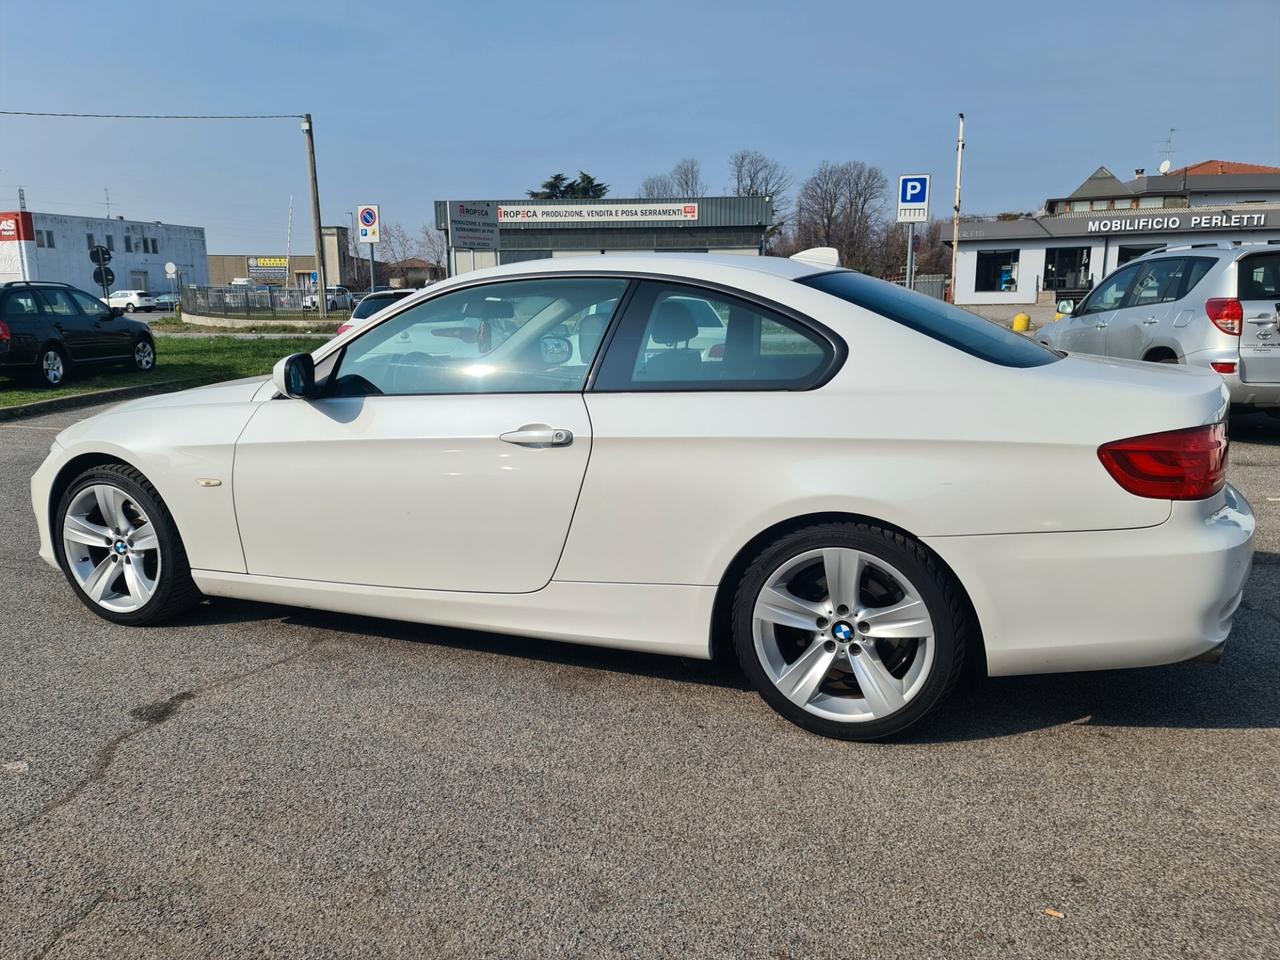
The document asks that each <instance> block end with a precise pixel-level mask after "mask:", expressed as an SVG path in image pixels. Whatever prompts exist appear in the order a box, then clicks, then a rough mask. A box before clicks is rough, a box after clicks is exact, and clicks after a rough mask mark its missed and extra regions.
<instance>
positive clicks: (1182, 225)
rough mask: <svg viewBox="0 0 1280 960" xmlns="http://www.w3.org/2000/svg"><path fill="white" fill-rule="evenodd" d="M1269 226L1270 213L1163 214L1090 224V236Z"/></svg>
mask: <svg viewBox="0 0 1280 960" xmlns="http://www.w3.org/2000/svg"><path fill="white" fill-rule="evenodd" d="M1265 226H1267V214H1266V213H1223V212H1217V213H1192V212H1190V210H1187V211H1183V212H1180V213H1163V214H1159V215H1157V216H1151V217H1112V218H1110V219H1106V220H1090V221H1089V224H1088V227H1087V228H1086V229H1087V230H1088V232H1089V233H1149V232H1152V231H1157V232H1158V231H1168V230H1248V229H1250V228H1256V227H1265Z"/></svg>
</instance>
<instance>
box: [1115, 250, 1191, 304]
mask: <svg viewBox="0 0 1280 960" xmlns="http://www.w3.org/2000/svg"><path fill="white" fill-rule="evenodd" d="M1186 264H1187V261H1186V260H1183V259H1182V258H1180V257H1165V258H1164V259H1162V260H1152V261H1150V262H1149V263H1147V265H1146V266H1145V267H1143V269H1142V272H1141V274H1139V276H1138V279H1137V282H1135V283H1134V285H1133V292H1132V293H1130V294H1129V301H1128V303H1127V304H1126V306H1130V307H1147V306H1153V305H1154V304H1157V303H1172V302H1173V301H1174V300H1177V299H1178V297H1179V296H1181V293H1180V291H1181V289H1182V274H1183V270H1184V269H1185V267H1186Z"/></svg>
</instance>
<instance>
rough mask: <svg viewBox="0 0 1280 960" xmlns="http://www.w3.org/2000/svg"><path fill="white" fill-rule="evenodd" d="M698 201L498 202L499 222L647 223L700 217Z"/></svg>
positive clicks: (515, 223) (511, 223)
mask: <svg viewBox="0 0 1280 960" xmlns="http://www.w3.org/2000/svg"><path fill="white" fill-rule="evenodd" d="M697 219H698V205H697V204H696V203H661V202H659V203H625V204H624V203H557V204H528V205H525V204H513V203H502V204H499V205H498V223H499V224H500V225H502V226H515V225H517V224H530V223H643V222H645V221H653V220H697Z"/></svg>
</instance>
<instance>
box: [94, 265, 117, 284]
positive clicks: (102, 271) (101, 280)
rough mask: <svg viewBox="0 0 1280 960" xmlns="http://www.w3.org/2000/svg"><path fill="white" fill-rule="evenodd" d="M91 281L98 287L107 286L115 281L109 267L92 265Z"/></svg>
mask: <svg viewBox="0 0 1280 960" xmlns="http://www.w3.org/2000/svg"><path fill="white" fill-rule="evenodd" d="M93 282H94V283H96V284H97V285H98V286H100V287H109V286H111V285H112V284H113V283H115V282H116V275H115V273H114V272H113V271H112V269H111V268H110V267H94V268H93Z"/></svg>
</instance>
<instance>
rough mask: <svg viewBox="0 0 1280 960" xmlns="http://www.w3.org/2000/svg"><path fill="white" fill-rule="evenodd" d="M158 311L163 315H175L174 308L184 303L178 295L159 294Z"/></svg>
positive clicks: (157, 296) (157, 300)
mask: <svg viewBox="0 0 1280 960" xmlns="http://www.w3.org/2000/svg"><path fill="white" fill-rule="evenodd" d="M155 300H156V309H157V310H159V311H160V312H161V313H173V311H174V308H176V307H177V306H178V304H180V303H181V302H182V298H181V297H180V296H178V295H177V294H176V293H157V294H156V297H155Z"/></svg>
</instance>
